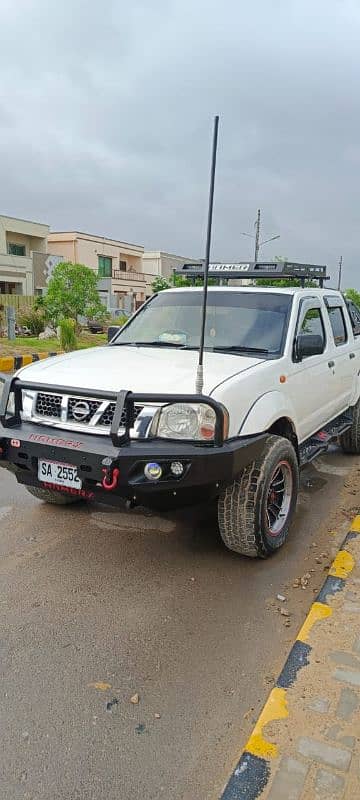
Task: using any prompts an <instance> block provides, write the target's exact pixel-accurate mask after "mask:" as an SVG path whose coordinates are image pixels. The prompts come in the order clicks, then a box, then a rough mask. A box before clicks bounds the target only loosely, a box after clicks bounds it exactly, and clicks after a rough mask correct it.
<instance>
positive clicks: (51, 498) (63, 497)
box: [25, 486, 83, 506]
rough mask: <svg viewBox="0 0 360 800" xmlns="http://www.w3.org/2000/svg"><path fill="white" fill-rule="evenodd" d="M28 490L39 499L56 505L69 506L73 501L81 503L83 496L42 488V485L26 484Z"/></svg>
mask: <svg viewBox="0 0 360 800" xmlns="http://www.w3.org/2000/svg"><path fill="white" fill-rule="evenodd" d="M25 488H26V489H27V491H28V492H29V493H30V494H32V495H33V496H34V497H37V499H38V500H43V501H44V503H51V504H52V505H54V506H69V505H71V504H73V503H81V501H82V500H83V498H82V497H77V496H76V495H71V494H63V493H62V492H56V491H52V489H41V488H40V486H26V487H25Z"/></svg>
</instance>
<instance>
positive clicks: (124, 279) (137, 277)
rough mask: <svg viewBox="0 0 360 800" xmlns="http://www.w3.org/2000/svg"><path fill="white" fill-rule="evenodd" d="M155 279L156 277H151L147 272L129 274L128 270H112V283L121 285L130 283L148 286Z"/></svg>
mask: <svg viewBox="0 0 360 800" xmlns="http://www.w3.org/2000/svg"><path fill="white" fill-rule="evenodd" d="M155 278H156V275H151V274H150V273H149V272H131V271H130V270H129V271H128V272H125V271H123V270H121V269H113V272H112V279H113V281H120V282H121V283H127V284H129V285H130V284H131V283H134V284H137V283H143V284H149V283H152V282H153V280H155Z"/></svg>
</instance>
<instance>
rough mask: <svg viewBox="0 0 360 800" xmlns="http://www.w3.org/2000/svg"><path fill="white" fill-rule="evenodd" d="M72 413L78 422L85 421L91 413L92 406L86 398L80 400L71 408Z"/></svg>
mask: <svg viewBox="0 0 360 800" xmlns="http://www.w3.org/2000/svg"><path fill="white" fill-rule="evenodd" d="M71 413H72V415H73V417H74V419H76V422H83V420H84V419H86V417H87V416H88V415H89V414H90V406H89V403H87V402H86V400H78V401H77V403H75V404H74V405H73V407H72V409H71Z"/></svg>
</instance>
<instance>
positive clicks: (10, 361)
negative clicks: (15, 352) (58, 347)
mask: <svg viewBox="0 0 360 800" xmlns="http://www.w3.org/2000/svg"><path fill="white" fill-rule="evenodd" d="M59 355H60V353H27V354H26V355H23V356H0V372H15V371H16V370H18V369H21V367H26V366H27V364H32V363H33V362H34V361H42V359H44V358H49V357H50V356H59Z"/></svg>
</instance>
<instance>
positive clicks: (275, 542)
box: [218, 435, 299, 558]
mask: <svg viewBox="0 0 360 800" xmlns="http://www.w3.org/2000/svg"><path fill="white" fill-rule="evenodd" d="M298 487H299V467H298V461H297V457H296V453H295V450H294V448H293V446H292V444H291V442H289V441H288V440H287V439H284V438H282V437H280V436H272V435H271V436H269V437H268V440H267V443H266V445H265V448H264V450H263V452H262V454H261V456H260V457H259V458H258V459H257V460H256V461H253V462H252V463H251V464H249V465H248V466H247V467H245V469H244V470H243V472H242V473H241V474H240V475H239V477H238V478H237V479H236V480H235V481H234V482H233V483H232V484H231V485H230V486H228V487H227V488H226V489H225V490H224V492H223V494H222V495H221V497H220V498H219V503H218V519H219V529H220V535H221V538H222V540H223V542H224V543H225V545H226V547H228V548H229V550H234V551H235V552H236V553H241V554H242V555H246V556H251V557H253V558H255V557H260V558H267V556H269V555H270V554H271V553H273V552H274V551H275V550H278V549H279V547H281V546H282V545H283V544H284V542H285V539H286V537H287V535H288V532H289V528H290V524H291V520H292V517H293V514H294V511H295V507H296V501H297V495H298Z"/></svg>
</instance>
